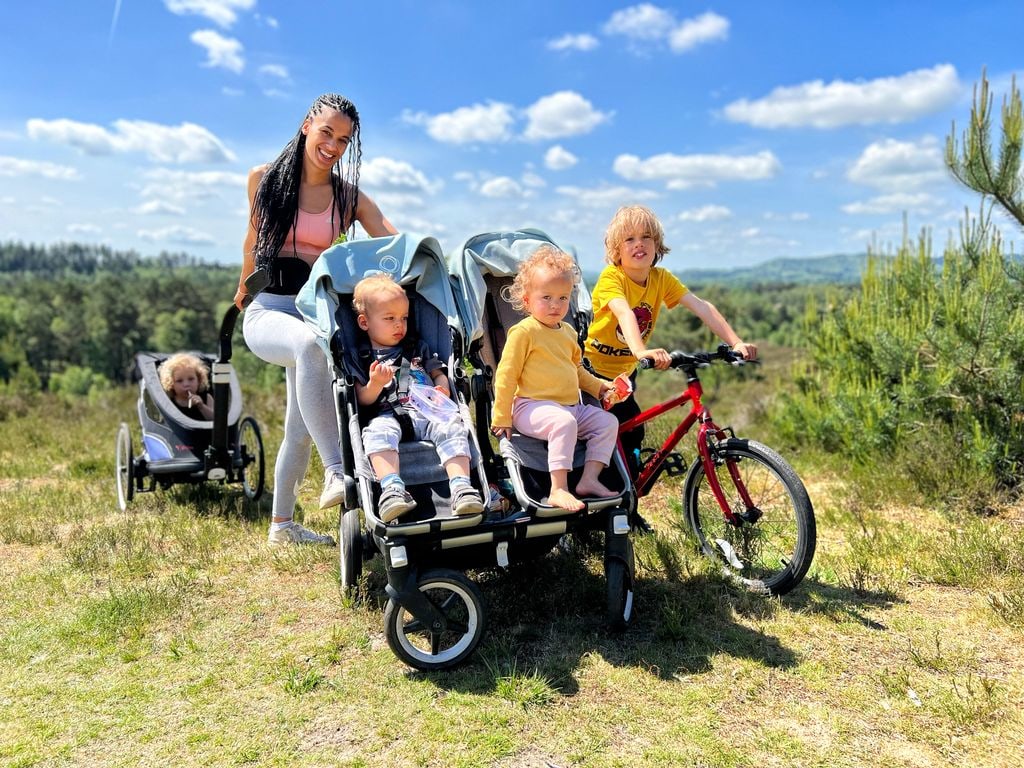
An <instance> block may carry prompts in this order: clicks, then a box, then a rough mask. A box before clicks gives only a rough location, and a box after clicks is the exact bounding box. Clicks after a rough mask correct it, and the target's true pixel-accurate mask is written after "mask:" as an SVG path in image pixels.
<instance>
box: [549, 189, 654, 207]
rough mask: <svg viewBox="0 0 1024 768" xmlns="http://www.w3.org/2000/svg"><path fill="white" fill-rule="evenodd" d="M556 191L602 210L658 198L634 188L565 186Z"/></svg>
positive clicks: (649, 192)
mask: <svg viewBox="0 0 1024 768" xmlns="http://www.w3.org/2000/svg"><path fill="white" fill-rule="evenodd" d="M555 191H556V192H557V193H558V194H560V195H565V196H566V197H570V198H572V199H574V200H576V201H578V202H579V203H580V204H581V205H586V206H595V207H600V208H612V207H618V206H621V205H629V204H630V203H636V202H640V201H642V200H652V199H654V198H656V197H657V196H658V193H657V192H652V191H650V190H647V189H635V188H633V187H596V188H590V189H587V188H585V187H574V186H564V187H557V188H556V189H555Z"/></svg>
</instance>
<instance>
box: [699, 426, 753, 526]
mask: <svg viewBox="0 0 1024 768" xmlns="http://www.w3.org/2000/svg"><path fill="white" fill-rule="evenodd" d="M728 437H729V435H728V434H727V433H726V432H725V430H723V429H720V428H719V427H718V426H716V425H715V423H714V422H713V421H712V420H711V415H710V414H709V413H708V412H707V411H705V412H704V413H702V414H701V416H700V426H699V427H698V429H697V453H698V454H700V460H701V463H702V464H703V465H704V476H705V477H707V479H708V485H709V486H710V487H711V493H712V494H713V495H714V497H715V500H716V501H717V502H718V506H719V508H720V509H721V510H722V515H723V516H724V517H725V519H726V520H727V521H728V522H729V524H730V525H734V526H736V527H737V528H738V527H740V526H741V525H743V524H744V523H754V522H756V521H757V519H758V518H759V517H760V516H761V510H759V509H758V508H757V507H756V506H754V502H753V500H752V499H751V498H750V493H749V492H748V491H747V486H746V484H745V483H744V482H743V478H742V477H741V476H740V468H739V462H738V461H737V460H736V458H731V457H729V456H726V455H723V454H721V453H719V450H718V443H719V441H722V440H726V439H728ZM722 464H725V466H726V468H727V469H728V470H729V477H730V479H731V480H732V484H733V486H734V487H735V488H736V493H737V494H739V497H740V500H742V502H743V507H744V511H743V512H736V511H734V510H733V508H732V505H731V504H730V503H729V499H728V498H726V495H725V491H724V490H723V488H722V484H721V482H720V481H719V479H718V467H719V466H721V465H722Z"/></svg>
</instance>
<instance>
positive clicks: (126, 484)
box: [115, 421, 135, 512]
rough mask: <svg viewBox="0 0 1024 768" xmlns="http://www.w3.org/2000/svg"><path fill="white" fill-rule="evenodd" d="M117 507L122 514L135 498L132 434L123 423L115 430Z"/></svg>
mask: <svg viewBox="0 0 1024 768" xmlns="http://www.w3.org/2000/svg"><path fill="white" fill-rule="evenodd" d="M115 455H116V457H117V459H116V462H117V474H116V476H115V480H116V481H117V506H118V507H120V508H121V511H122V512H124V511H125V510H126V509H128V502H129V501H131V500H132V497H134V496H135V455H134V454H133V453H132V433H131V430H129V429H128V425H127V424H125V423H124V422H123V421H122V422H121V426H120V427H118V429H117V444H116V449H115Z"/></svg>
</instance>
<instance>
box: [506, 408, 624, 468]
mask: <svg viewBox="0 0 1024 768" xmlns="http://www.w3.org/2000/svg"><path fill="white" fill-rule="evenodd" d="M512 426H513V427H515V428H516V430H518V431H519V432H520V433H522V434H524V435H528V436H530V437H536V438H538V439H539V440H547V442H548V468H549V469H550V470H551V471H552V472H553V471H555V470H560V469H572V455H573V451H574V449H575V448H576V440H577V439H580V440H585V441H586V442H587V461H599V462H601V463H602V464H605V465H607V464H608V462H609V461H611V458H612V452H613V451H614V450H615V437H616V435H617V434H618V431H619V420H618V419H616V418H615V417H614V416H612V414H610V413H608V411H604V410H601V409H600V408H598V407H597V406H595V405H582V404H577V405H560V404H558V403H554V402H552V401H550V400H531V399H529V398H526V397H517V398H516V400H515V402H514V403H513V404H512Z"/></svg>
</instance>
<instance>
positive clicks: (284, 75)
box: [259, 64, 291, 80]
mask: <svg viewBox="0 0 1024 768" xmlns="http://www.w3.org/2000/svg"><path fill="white" fill-rule="evenodd" d="M259 72H260V74H261V75H270V76H271V77H279V78H280V79H282V80H290V79H291V74H290V73H289V72H288V67H286V66H284V65H283V64H264V65H263V66H261V67H260V69H259Z"/></svg>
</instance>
